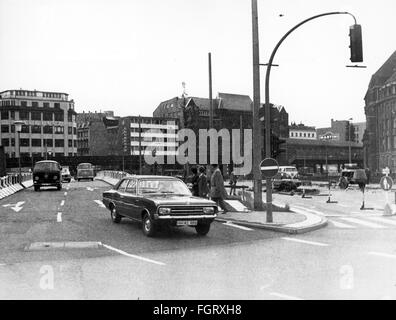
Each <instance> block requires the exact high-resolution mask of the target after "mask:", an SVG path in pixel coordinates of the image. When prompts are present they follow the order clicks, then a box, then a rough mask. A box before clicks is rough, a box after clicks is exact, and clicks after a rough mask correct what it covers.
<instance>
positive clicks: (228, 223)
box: [223, 222, 253, 231]
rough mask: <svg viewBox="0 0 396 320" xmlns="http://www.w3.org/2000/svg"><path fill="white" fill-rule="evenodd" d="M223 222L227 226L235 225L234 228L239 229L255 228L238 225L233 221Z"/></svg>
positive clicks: (248, 229)
mask: <svg viewBox="0 0 396 320" xmlns="http://www.w3.org/2000/svg"><path fill="white" fill-rule="evenodd" d="M223 224H224V225H225V226H229V227H234V228H238V229H242V230H246V231H253V229H250V228H248V227H244V226H240V225H237V224H233V223H232V222H225V223H223Z"/></svg>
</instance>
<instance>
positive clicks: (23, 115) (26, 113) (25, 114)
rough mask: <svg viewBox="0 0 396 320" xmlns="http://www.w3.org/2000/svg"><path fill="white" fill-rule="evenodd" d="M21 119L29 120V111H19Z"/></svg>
mask: <svg viewBox="0 0 396 320" xmlns="http://www.w3.org/2000/svg"><path fill="white" fill-rule="evenodd" d="M19 119H20V120H29V111H19Z"/></svg>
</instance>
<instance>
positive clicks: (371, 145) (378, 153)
mask: <svg viewBox="0 0 396 320" xmlns="http://www.w3.org/2000/svg"><path fill="white" fill-rule="evenodd" d="M364 100H365V107H364V111H365V114H366V124H367V127H366V132H365V135H364V139H363V140H364V141H363V143H364V148H365V162H366V165H367V166H368V167H369V168H370V170H371V172H373V173H374V174H375V173H377V174H379V173H380V172H381V169H383V168H385V167H389V168H390V169H391V172H393V173H395V172H396V51H395V52H393V54H392V55H391V56H390V57H389V59H388V60H386V61H385V63H384V64H383V65H382V66H381V67H380V68H379V69H378V71H377V72H376V73H374V74H373V76H372V77H371V80H370V83H369V86H368V89H367V92H366V95H365V97H364Z"/></svg>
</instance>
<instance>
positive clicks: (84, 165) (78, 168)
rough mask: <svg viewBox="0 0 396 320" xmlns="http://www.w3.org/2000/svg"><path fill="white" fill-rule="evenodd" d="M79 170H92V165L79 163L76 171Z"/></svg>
mask: <svg viewBox="0 0 396 320" xmlns="http://www.w3.org/2000/svg"><path fill="white" fill-rule="evenodd" d="M80 169H92V164H90V163H81V164H79V165H78V167H77V170H80Z"/></svg>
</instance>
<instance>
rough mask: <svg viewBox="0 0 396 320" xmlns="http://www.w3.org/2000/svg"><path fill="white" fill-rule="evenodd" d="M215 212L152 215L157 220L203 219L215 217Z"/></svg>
mask: <svg viewBox="0 0 396 320" xmlns="http://www.w3.org/2000/svg"><path fill="white" fill-rule="evenodd" d="M216 217H217V214H200V215H189V216H174V215H158V214H155V215H154V219H158V220H175V221H177V220H204V219H212V220H213V219H215V218H216Z"/></svg>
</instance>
